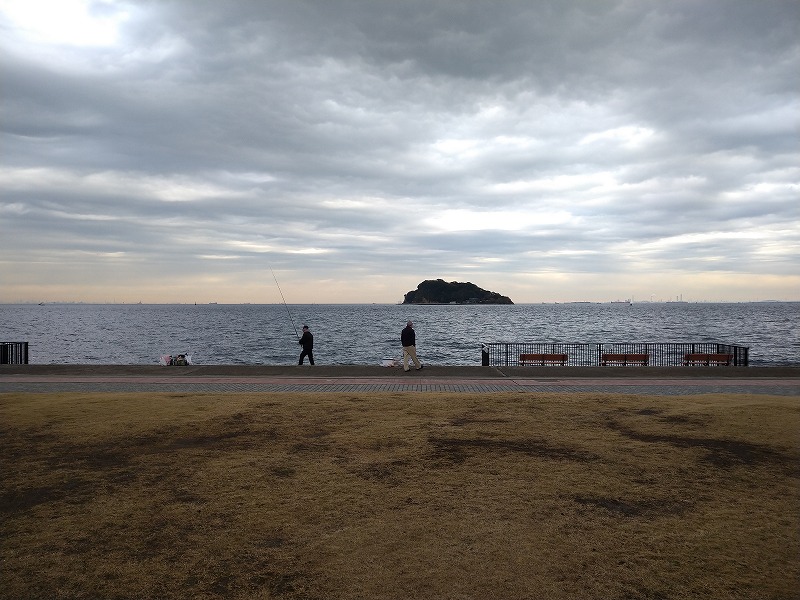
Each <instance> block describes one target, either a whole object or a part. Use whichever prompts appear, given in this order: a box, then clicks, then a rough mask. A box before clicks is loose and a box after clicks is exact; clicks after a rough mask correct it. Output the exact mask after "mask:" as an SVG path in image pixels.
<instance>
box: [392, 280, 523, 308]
mask: <svg viewBox="0 0 800 600" xmlns="http://www.w3.org/2000/svg"><path fill="white" fill-rule="evenodd" d="M403 304H514V303H513V302H512V301H511V298H509V297H508V296H502V295H500V294H498V293H497V292H490V291H488V290H484V289H482V288H479V287H478V286H477V285H475V284H474V283H470V282H467V283H459V282H458V281H451V282H449V283H448V282H447V281H445V280H444V279H428V280H426V281H423V282H422V283H420V284H419V285H418V286H417V289H416V290H411V291H410V292H408V293H407V294H406V295H405V297H404V299H403Z"/></svg>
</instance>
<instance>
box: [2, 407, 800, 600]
mask: <svg viewBox="0 0 800 600" xmlns="http://www.w3.org/2000/svg"><path fill="white" fill-rule="evenodd" d="M0 429H1V431H0V435H2V443H1V444H0V449H1V450H2V456H1V457H0V478H1V479H0V480H1V481H2V492H1V493H2V504H0V515H2V532H0V533H2V542H0V544H1V545H0V560H1V561H2V563H0V564H1V565H2V567H1V570H0V574H1V575H0V576H1V577H2V585H0V597H3V598H15V599H16V598H109V599H110V598H261V599H264V598H282V599H287V600H288V599H315V600H323V599H351V598H369V599H372V598H386V599H389V598H396V599H409V598H437V599H438V598H453V599H456V598H459V599H464V598H480V599H495V598H497V599H500V598H502V599H516V598H537V599H538V598H547V599H559V598H604V599H625V600H632V599H637V598H641V599H667V598H709V599H711V598H713V599H722V598H748V599H750V598H753V599H757V598H764V599H771V600H779V599H781V600H786V599H789V598H797V597H798V591H797V590H798V589H799V588H798V584H799V583H800V560H799V559H798V556H800V515H799V514H798V506H799V503H798V500H799V499H800V490H799V482H800V479H799V476H800V473H799V472H798V464H800V460H799V459H800V448H799V447H798V446H799V445H800V443H799V441H798V431H800V406H799V405H798V399H797V398H784V397H765V396H699V397H684V398H676V397H658V398H656V397H636V396H620V395H608V394H606V395H601V394H594V395H592V394H575V395H545V394H520V393H508V394H485V395H479V394H461V395H459V394H368V393H363V394H328V395H325V394H308V395H300V394H295V395H292V394H250V395H245V394H236V395H234V394H208V395H180V394H49V395H35V394H1V395H0Z"/></svg>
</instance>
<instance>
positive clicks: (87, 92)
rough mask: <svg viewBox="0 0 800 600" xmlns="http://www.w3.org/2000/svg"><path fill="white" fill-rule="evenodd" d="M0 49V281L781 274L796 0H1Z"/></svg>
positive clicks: (688, 290) (796, 159)
mask: <svg viewBox="0 0 800 600" xmlns="http://www.w3.org/2000/svg"><path fill="white" fill-rule="evenodd" d="M0 51H1V52H2V55H1V59H2V65H0V66H1V67H2V72H1V73H0V77H1V79H0V111H1V112H0V126H1V127H2V140H1V144H0V152H1V154H0V156H1V157H2V162H1V163H0V192H1V195H0V240H2V241H0V248H1V249H2V251H1V252H0V302H19V301H34V302H40V301H90V302H138V301H142V302H220V303H222V302H254V303H260V302H264V303H274V302H281V296H280V293H279V290H278V288H277V286H276V285H275V278H277V280H278V282H279V284H280V287H281V289H282V291H283V294H284V296H285V298H286V301H287V302H289V303H326V302H399V301H401V300H402V298H403V295H404V294H405V293H406V292H408V291H409V290H411V289H415V288H416V286H417V284H418V283H419V282H421V281H422V280H424V279H436V278H442V279H445V280H448V281H471V282H473V283H475V284H477V285H479V286H480V287H483V288H486V289H490V290H492V291H496V292H499V293H501V294H504V295H507V296H510V297H511V299H512V300H514V301H515V302H517V303H520V302H550V301H575V300H593V301H610V300H617V299H625V298H631V297H633V298H634V300H650V299H654V300H666V299H675V298H676V297H682V298H683V299H684V300H735V301H741V300H764V299H779V300H800V202H798V200H799V199H800V146H799V143H798V139H799V137H798V132H799V131H800V91H799V89H798V87H799V86H798V82H799V81H800V77H799V76H798V74H799V73H800V2H798V1H797V0H677V1H672V0H619V1H616V0H615V1H612V0H609V1H603V0H586V1H572V2H570V1H565V0H551V1H535V0H528V1H504V0H492V1H489V0H485V1H482V0H473V1H455V0H452V1H437V0H419V1H416V0H411V1H408V0H404V1H402V2H401V1H392V2H390V1H382V0H372V1H369V0H350V1H348V0H316V1H311V0H306V1H303V0H281V1H278V0H252V1H244V0H230V1H226V2H221V1H219V0H208V1H201V0H175V1H169V0H158V1H155V0H154V1H145V0H141V1H135V2H125V1H119V2H117V1H96V2H94V1H87V0H0ZM271 270H272V271H273V272H274V274H275V278H273V274H272V272H271Z"/></svg>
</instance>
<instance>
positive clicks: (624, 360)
mask: <svg viewBox="0 0 800 600" xmlns="http://www.w3.org/2000/svg"><path fill="white" fill-rule="evenodd" d="M649 362H650V355H649V354H603V357H602V360H601V362H600V364H601V365H603V366H604V367H607V366H611V365H620V366H623V367H626V366H639V367H646V366H647V364H648V363H649Z"/></svg>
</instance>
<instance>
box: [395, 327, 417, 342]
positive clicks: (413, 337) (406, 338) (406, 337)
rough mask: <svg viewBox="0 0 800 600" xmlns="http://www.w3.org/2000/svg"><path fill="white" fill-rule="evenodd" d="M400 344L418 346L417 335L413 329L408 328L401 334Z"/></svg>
mask: <svg viewBox="0 0 800 600" xmlns="http://www.w3.org/2000/svg"><path fill="white" fill-rule="evenodd" d="M395 331H397V330H395ZM400 343H401V344H403V346H416V345H417V334H416V333H414V328H413V327H408V326H406V328H405V329H403V331H401V332H400Z"/></svg>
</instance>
